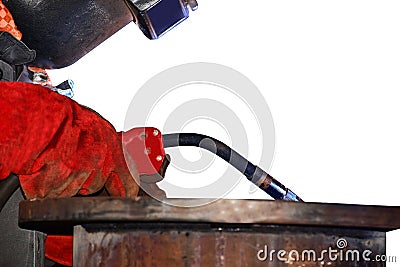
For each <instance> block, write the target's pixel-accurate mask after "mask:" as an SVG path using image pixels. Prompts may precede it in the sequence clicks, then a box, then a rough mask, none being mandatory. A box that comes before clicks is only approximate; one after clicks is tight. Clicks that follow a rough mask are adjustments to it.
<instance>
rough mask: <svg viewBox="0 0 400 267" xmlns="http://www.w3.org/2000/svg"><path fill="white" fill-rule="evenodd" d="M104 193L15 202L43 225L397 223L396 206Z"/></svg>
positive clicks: (28, 221)
mask: <svg viewBox="0 0 400 267" xmlns="http://www.w3.org/2000/svg"><path fill="white" fill-rule="evenodd" d="M169 202H170V203H173V204H174V205H175V206H172V205H167V204H164V203H161V202H158V201H156V200H153V199H140V198H137V199H129V198H110V197H88V198H65V199H62V198H60V199H45V200H36V201H23V202H21V203H20V210H19V212H20V213H19V223H20V225H21V226H22V227H25V228H28V229H39V230H46V229H47V230H48V229H49V225H51V226H54V225H57V224H58V225H60V224H61V225H62V226H63V227H64V228H65V227H66V226H71V227H72V226H73V225H78V224H82V223H94V222H157V221H159V222H168V221H170V222H174V221H175V222H176V221H179V222H208V223H234V224H273V225H307V226H327V227H329V226H335V227H354V228H366V229H379V230H385V231H388V230H393V229H398V228H400V207H385V206H366V205H348V204H322V203H298V202H284V201H269V200H218V201H216V202H213V203H212V204H208V205H204V206H200V207H195V208H182V207H179V206H182V205H186V206H188V205H190V204H191V203H190V202H196V200H181V199H179V200H178V199H177V200H169Z"/></svg>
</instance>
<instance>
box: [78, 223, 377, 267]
mask: <svg viewBox="0 0 400 267" xmlns="http://www.w3.org/2000/svg"><path fill="white" fill-rule="evenodd" d="M145 228H146V227H145ZM249 230H250V229H240V228H237V229H236V228H225V227H224V226H221V227H216V228H213V227H207V226H202V225H197V226H196V224H194V223H191V224H188V225H183V226H182V225H180V224H179V223H171V224H169V225H166V224H163V223H158V227H157V226H154V225H153V226H152V227H150V228H149V227H148V229H140V227H139V229H138V226H137V225H135V226H134V225H131V226H129V225H128V226H125V227H123V228H121V227H119V226H115V227H114V228H110V225H107V224H103V225H96V226H93V225H88V226H75V230H74V266H82V267H92V266H93V267H95V266H96V267H97V266H99V267H101V266H107V267H112V266H118V267H125V266H126V267H128V266H174V267H184V266H193V267H196V266H202V267H213V266H227V267H235V266H237V267H257V266H296V267H297V266H301V267H305V266H354V267H355V266H370V267H371V266H384V263H382V262H378V261H375V257H376V256H377V255H384V254H385V233H382V232H375V231H368V230H360V229H352V230H348V229H347V230H346V229H337V228H336V229H328V228H323V227H316V228H310V227H306V226H294V227H284V226H275V227H271V226H270V227H267V226H265V227H258V228H253V229H251V231H249ZM280 250H282V251H284V252H280V254H279V256H278V251H280ZM324 251H325V252H324ZM365 251H367V253H366V252H365ZM370 252H371V253H370Z"/></svg>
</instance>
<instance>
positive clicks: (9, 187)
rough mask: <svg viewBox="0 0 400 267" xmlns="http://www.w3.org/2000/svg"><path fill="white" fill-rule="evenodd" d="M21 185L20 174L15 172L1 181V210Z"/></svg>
mask: <svg viewBox="0 0 400 267" xmlns="http://www.w3.org/2000/svg"><path fill="white" fill-rule="evenodd" d="M19 186H20V184H19V179H18V176H16V175H14V174H11V175H10V176H8V177H7V178H6V179H5V180H2V181H0V211H1V210H2V209H3V207H4V205H5V204H6V203H7V201H8V200H9V199H10V197H11V196H12V194H14V192H15V191H16V190H17V189H18V188H19Z"/></svg>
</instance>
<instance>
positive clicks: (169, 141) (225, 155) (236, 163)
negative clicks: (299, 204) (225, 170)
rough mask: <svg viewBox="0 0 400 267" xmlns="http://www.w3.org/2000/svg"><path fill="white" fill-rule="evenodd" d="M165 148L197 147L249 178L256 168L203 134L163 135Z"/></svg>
mask: <svg viewBox="0 0 400 267" xmlns="http://www.w3.org/2000/svg"><path fill="white" fill-rule="evenodd" d="M163 143H164V147H165V148H168V147H177V146H196V147H200V148H203V149H205V150H208V151H210V152H211V153H214V154H216V155H217V156H218V157H220V158H222V159H223V160H225V161H226V162H228V163H230V164H231V165H232V166H233V167H235V168H236V169H237V170H238V171H240V172H241V173H243V174H244V175H245V176H246V177H247V178H250V177H252V176H253V174H254V172H255V170H256V166H254V165H253V164H252V163H251V162H250V161H248V160H247V159H245V158H244V157H243V156H242V155H240V154H239V153H237V152H236V151H235V150H233V149H231V148H230V147H229V146H227V145H226V144H224V143H222V142H221V141H219V140H217V139H215V138H213V137H210V136H207V135H203V134H194V133H174V134H163Z"/></svg>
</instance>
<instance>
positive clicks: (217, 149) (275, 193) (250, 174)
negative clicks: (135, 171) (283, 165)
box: [162, 133, 303, 202]
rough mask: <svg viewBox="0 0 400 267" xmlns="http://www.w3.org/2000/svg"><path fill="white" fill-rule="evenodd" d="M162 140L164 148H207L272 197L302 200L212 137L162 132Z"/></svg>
mask: <svg viewBox="0 0 400 267" xmlns="http://www.w3.org/2000/svg"><path fill="white" fill-rule="evenodd" d="M162 141H163V143H164V148H169V147H178V146H193V147H200V148H202V149H205V150H208V151H209V152H211V153H213V154H215V155H217V156H219V157H220V158H222V159H223V160H225V161H226V162H228V163H229V164H231V165H232V166H233V167H234V168H235V169H237V170H238V171H240V172H241V173H243V174H244V175H245V176H246V177H247V179H248V180H249V181H251V182H252V183H253V184H255V185H256V186H258V187H259V188H260V189H261V190H263V191H264V192H266V193H267V194H268V195H270V196H271V197H273V198H274V199H277V200H287V201H296V202H303V200H302V199H301V198H300V197H299V196H297V195H296V194H295V193H294V192H293V191H292V190H290V189H289V188H287V187H285V186H284V185H283V184H281V183H280V182H279V181H278V180H276V179H275V178H273V177H272V176H271V175H269V174H268V173H267V172H266V171H264V170H263V169H261V168H260V167H258V166H256V165H254V164H253V163H251V162H250V161H248V160H247V159H245V158H244V157H243V156H242V155H240V154H239V153H238V152H236V151H235V150H234V149H232V148H230V147H229V146H228V145H226V144H224V143H223V142H221V141H219V140H217V139H215V138H213V137H210V136H206V135H203V134H197V133H171V134H163V135H162Z"/></svg>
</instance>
